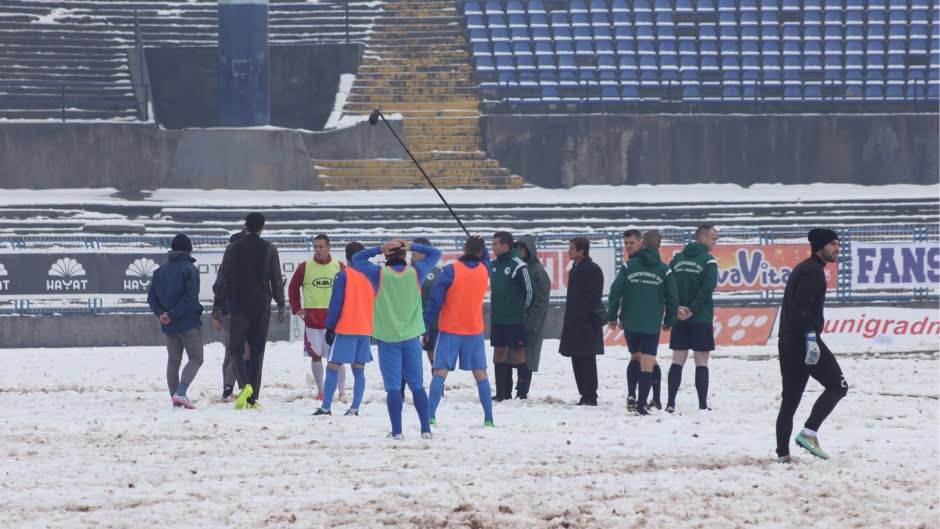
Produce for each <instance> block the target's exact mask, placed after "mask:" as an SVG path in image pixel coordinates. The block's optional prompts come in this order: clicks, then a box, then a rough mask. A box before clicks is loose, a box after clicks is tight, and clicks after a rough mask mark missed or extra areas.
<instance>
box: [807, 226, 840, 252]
mask: <svg viewBox="0 0 940 529" xmlns="http://www.w3.org/2000/svg"><path fill="white" fill-rule="evenodd" d="M806 238H807V239H809V245H810V247H811V248H812V250H813V253H816V252H818V251H819V250H821V249H822V248H823V246H825V245H827V244H829V243H831V242H832V241H834V240H837V239H838V238H839V236H838V235H836V232H834V231H832V230H827V229H826V228H813V229H811V230H809V235H807V236H806Z"/></svg>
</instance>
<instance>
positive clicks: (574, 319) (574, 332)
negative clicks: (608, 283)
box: [558, 237, 604, 406]
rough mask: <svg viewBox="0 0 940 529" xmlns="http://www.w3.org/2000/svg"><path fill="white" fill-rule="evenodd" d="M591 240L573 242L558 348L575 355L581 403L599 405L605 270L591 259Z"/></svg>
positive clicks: (574, 360) (574, 364) (578, 239)
mask: <svg viewBox="0 0 940 529" xmlns="http://www.w3.org/2000/svg"><path fill="white" fill-rule="evenodd" d="M590 251H591V241H589V240H588V239H586V238H585V237H575V238H574V239H571V241H570V242H569V248H568V257H569V258H570V259H571V262H572V264H571V271H570V272H568V294H567V297H566V299H565V319H564V323H563V324H562V329H561V342H560V343H559V344H558V352H559V353H561V355H562V356H568V357H571V367H572V369H573V370H574V380H575V384H576V385H577V387H578V393H579V394H580V395H581V399H580V400H579V401H578V406H597V355H602V354H604V315H603V309H604V305H603V301H601V296H602V295H603V293H604V272H603V271H602V270H601V267H599V266H597V263H595V262H594V261H592V260H591V257H590Z"/></svg>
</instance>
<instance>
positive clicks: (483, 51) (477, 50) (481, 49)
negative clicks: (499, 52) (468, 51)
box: [473, 42, 493, 55]
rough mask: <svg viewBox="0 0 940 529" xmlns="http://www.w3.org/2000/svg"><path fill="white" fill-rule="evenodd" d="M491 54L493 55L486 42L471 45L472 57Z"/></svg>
mask: <svg viewBox="0 0 940 529" xmlns="http://www.w3.org/2000/svg"><path fill="white" fill-rule="evenodd" d="M491 53H493V50H492V49H490V44H489V43H488V42H474V43H473V55H489V54H491Z"/></svg>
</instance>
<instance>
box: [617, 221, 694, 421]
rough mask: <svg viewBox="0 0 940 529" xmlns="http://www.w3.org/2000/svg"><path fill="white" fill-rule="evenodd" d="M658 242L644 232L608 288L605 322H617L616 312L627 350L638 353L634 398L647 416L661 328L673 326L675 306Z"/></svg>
mask: <svg viewBox="0 0 940 529" xmlns="http://www.w3.org/2000/svg"><path fill="white" fill-rule="evenodd" d="M661 242H662V237H661V236H660V235H659V232H658V231H656V230H650V231H648V232H646V233H644V234H643V249H642V250H640V251H638V252H637V253H636V254H635V255H634V256H633V257H632V258H631V259H630V260H629V261H627V264H626V266H625V267H623V268H622V269H621V271H620V273H618V277H617V279H616V280H615V281H614V284H613V285H612V286H611V287H610V296H609V300H610V301H609V307H608V309H607V321H608V322H610V321H616V320H617V318H618V315H619V318H620V324H621V326H622V327H623V330H624V335H625V336H626V338H627V347H628V348H629V350H630V353H640V355H641V356H640V370H641V372H640V381H639V390H640V393H639V395H638V398H637V399H636V401H635V402H636V411H637V413H638V414H640V415H649V411H648V410H647V405H646V399H647V398H648V397H649V393H650V388H651V386H652V382H653V368H654V366H656V349H657V348H658V347H659V334H660V330H668V329H669V328H671V327H672V325H673V324H674V323H675V321H676V308H677V306H678V294H677V293H676V282H675V278H674V277H673V273H672V270H671V269H670V268H669V267H668V266H667V265H666V264H665V263H663V261H662V259H660V257H659V246H660V244H661ZM621 276H622V277H621ZM628 406H629V400H628Z"/></svg>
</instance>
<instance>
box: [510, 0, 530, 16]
mask: <svg viewBox="0 0 940 529" xmlns="http://www.w3.org/2000/svg"><path fill="white" fill-rule="evenodd" d="M525 12H526V11H525V8H524V7H523V6H522V2H520V1H519V0H509V1H508V2H506V14H507V15H513V14H519V15H524V14H525Z"/></svg>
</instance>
